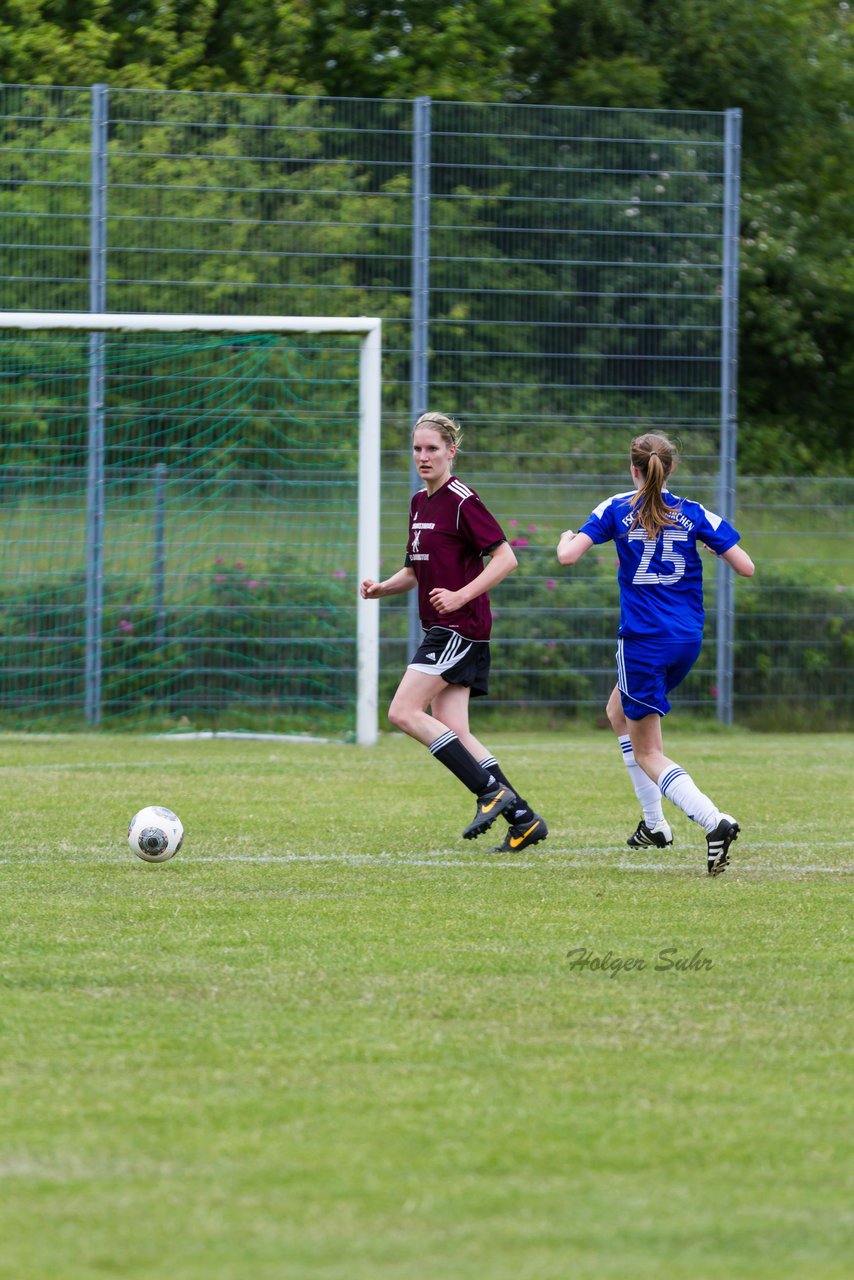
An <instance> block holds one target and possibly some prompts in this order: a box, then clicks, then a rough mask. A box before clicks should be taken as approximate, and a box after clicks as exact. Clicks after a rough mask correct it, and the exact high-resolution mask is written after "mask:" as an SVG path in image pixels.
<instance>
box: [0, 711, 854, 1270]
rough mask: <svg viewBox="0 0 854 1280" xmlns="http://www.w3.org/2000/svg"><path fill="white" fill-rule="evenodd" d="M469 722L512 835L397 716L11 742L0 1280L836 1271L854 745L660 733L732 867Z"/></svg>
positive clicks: (609, 743) (597, 768)
mask: <svg viewBox="0 0 854 1280" xmlns="http://www.w3.org/2000/svg"><path fill="white" fill-rule="evenodd" d="M668 727H669V726H668ZM488 743H489V745H490V747H491V748H492V749H493V750H495V752H496V754H497V755H498V756H499V759H500V760H501V762H502V763H503V765H504V767H505V769H506V771H507V772H508V774H509V775H510V777H511V778H512V779H514V780H515V781H516V782H517V783H518V785H519V787H520V789H522V790H523V791H524V792H525V793H526V794H527V795H528V796H529V798H530V799H531V800H532V802H533V803H534V804H535V805H536V806H537V807H538V808H540V809H542V811H543V812H544V813H545V814H546V816H547V817H548V819H549V822H550V825H551V827H552V834H551V836H550V838H549V840H548V842H547V843H546V844H545V845H541V846H538V847H536V848H535V849H532V850H529V851H526V852H525V853H523V854H521V855H519V856H515V857H512V856H507V855H495V854H491V853H490V852H489V850H490V848H491V847H492V843H493V841H492V838H491V837H492V833H490V834H489V835H487V836H486V837H484V838H482V839H481V840H480V841H478V842H477V843H474V844H467V843H465V842H463V841H462V840H461V839H460V838H459V833H460V831H461V830H462V828H463V826H464V825H465V824H466V822H467V821H468V819H469V817H470V816H471V813H470V809H471V805H470V804H469V801H468V798H467V797H466V796H465V795H464V794H462V793H461V790H460V788H459V787H458V785H457V784H456V783H454V782H453V780H452V779H450V778H449V777H448V776H447V775H446V774H445V773H444V771H443V770H442V769H441V768H440V767H439V766H438V765H437V764H436V763H435V762H434V761H433V760H431V759H430V758H429V756H428V755H427V754H426V753H425V752H424V751H423V749H421V748H418V747H416V746H415V745H414V744H412V743H410V742H408V741H406V740H404V739H402V738H399V737H395V736H387V737H385V738H384V739H383V740H382V742H381V744H380V745H379V747H378V748H376V749H375V750H370V751H369V750H360V749H358V748H355V747H345V746H340V745H334V744H309V743H285V742H276V741H234V740H226V739H216V740H208V741H198V740H176V739H156V738H143V737H136V738H134V737H130V736H124V737H118V736H116V737H109V736H106V735H105V736H101V737H95V736H81V737H71V736H65V737H63V736H56V737H26V736H6V737H2V738H0V765H2V769H0V776H2V786H3V800H4V822H3V824H2V829H0V886H1V887H2V894H1V895H0V910H2V937H3V946H2V957H1V958H0V992H2V1002H1V1003H0V1049H2V1055H1V1056H0V1072H2V1095H0V1096H2V1103H0V1108H2V1109H0V1168H2V1189H3V1194H2V1199H0V1277H3V1280H6V1278H7V1277H9V1278H11V1277H14V1278H15V1280H41V1278H42V1277H44V1278H45V1280H46V1278H47V1277H52V1278H59V1280H95V1278H96V1277H97V1278H100V1280H103V1278H104V1277H146V1280H150V1278H152V1277H157V1278H160V1277H164V1278H165V1277H168V1280H238V1278H240V1280H242V1278H243V1277H246V1278H248V1280H291V1278H296V1277H312V1278H314V1277H318V1278H322V1280H384V1278H387V1280H391V1278H395V1280H397V1278H401V1280H403V1278H406V1280H458V1278H459V1280H475V1278H476V1280H505V1278H506V1280H564V1278H565V1277H569V1276H571V1277H573V1278H574V1280H618V1278H619V1280H647V1278H649V1280H652V1278H653V1277H655V1278H656V1280H676V1278H679V1280H683V1278H684V1280H724V1278H726V1280H734V1278H736V1280H740V1278H742V1277H744V1278H750V1280H753V1278H759V1277H762V1278H763V1280H764V1278H766V1277H767V1280H787V1278H792V1280H794V1278H797V1280H804V1278H806V1277H808V1278H809V1280H830V1278H831V1277H834V1278H835V1277H839V1278H840V1280H841V1278H842V1277H847V1276H849V1275H850V1274H851V1272H850V1261H851V1257H852V1243H853V1242H852V1230H851V1228H852V1214H851V1206H852V1203H854V1187H852V1178H851V1161H850V1154H851V1152H850V1146H849V1147H846V1140H847V1137H848V1134H849V1133H850V1129H846V1123H850V1110H849V1100H850V1083H851V1074H850V1069H851V1059H850V1048H851V1037H850V1012H851V939H850V920H851V884H852V880H851V873H852V871H854V845H852V837H853V836H854V832H852V825H851V777H852V744H851V741H850V739H846V738H843V737H842V736H833V735H827V736H807V735H801V736H795V735H792V736H789V737H785V736H770V735H769V736H763V735H750V734H747V733H744V732H738V731H733V732H725V731H719V732H713V733H703V732H702V731H699V730H683V731H682V732H681V733H680V732H679V731H678V730H677V731H671V734H670V736H669V739H668V747H669V749H670V751H671V753H672V755H673V756H674V757H675V758H676V759H677V760H679V761H680V763H682V764H684V765H685V766H686V767H687V768H689V769H691V770H692V771H693V772H694V774H695V777H696V778H697V780H698V782H700V783H701V785H702V786H704V788H705V789H706V790H708V791H709V792H710V793H711V794H712V795H713V796H715V797H719V798H720V803H721V804H725V806H726V807H727V808H729V809H730V810H731V811H732V812H734V813H735V814H736V815H737V816H738V818H739V820H740V821H741V823H742V826H743V834H742V836H741V838H740V839H739V841H738V842H737V844H736V845H735V846H734V849H733V865H732V867H731V869H730V870H729V871H728V872H727V873H726V875H724V876H722V877H720V878H719V879H717V880H710V879H709V878H708V877H707V876H706V875H705V873H704V870H703V861H704V856H703V855H704V842H703V839H702V833H700V832H699V831H698V829H697V828H694V827H692V824H690V823H689V822H688V821H687V820H686V819H683V818H682V816H681V815H677V816H676V817H675V818H674V821H673V825H674V831H675V835H676V844H675V846H674V849H673V850H668V851H666V852H662V851H658V850H655V851H653V852H651V853H650V852H649V851H643V852H639V853H633V852H632V851H630V850H628V849H627V848H626V846H625V843H624V842H625V837H626V836H627V835H628V834H629V832H630V831H631V830H632V829H633V827H634V825H635V823H636V821H637V815H636V812H635V807H634V803H633V796H632V795H631V793H630V788H629V784H628V781H627V779H626V777H625V772H624V770H623V768H622V765H621V763H620V760H619V758H618V752H617V750H616V747H615V744H614V741H613V739H612V738H611V737H610V735H608V734H606V733H604V732H601V733H597V732H596V731H593V730H590V731H581V730H579V731H576V732H572V733H568V734H567V735H565V736H558V735H546V734H542V735H539V734H537V735H530V736H524V737H523V736H507V735H504V736H502V735H501V734H499V733H494V734H492V735H490V737H489V739H488ZM152 802H154V803H166V804H169V805H172V806H173V807H174V808H175V809H177V811H178V812H179V814H180V815H181V817H182V818H183V820H184V823H185V826H186V828H187V838H186V842H185V847H184V848H183V849H182V850H181V852H180V853H179V855H178V857H177V858H176V859H175V860H174V861H173V862H171V863H167V864H164V865H161V866H151V865H148V864H145V863H143V862H141V861H140V860H138V859H136V858H135V857H133V855H132V854H131V853H130V851H129V849H128V846H127V843H126V841H125V829H126V825H127V820H128V818H129V817H130V815H131V814H132V813H133V812H134V811H135V810H136V809H137V808H139V807H141V806H142V805H143V804H146V803H152ZM494 831H497V832H498V834H499V835H503V826H502V828H501V830H500V831H498V828H495V829H494ZM578 948H584V949H586V951H587V953H588V955H587V958H588V959H590V960H593V959H597V960H600V961H601V959H602V958H603V957H607V956H608V955H609V953H610V963H613V962H614V961H616V960H622V961H632V962H634V967H633V968H631V969H629V968H628V967H625V966H624V967H623V968H622V969H613V968H611V969H607V970H605V971H603V970H602V969H600V968H594V967H591V966H590V965H587V966H585V967H573V959H572V957H570V955H569V953H570V952H575V959H576V960H577V959H578V954H579V953H578V951H577V949H578ZM670 949H675V950H670ZM663 951H664V952H665V953H666V955H665V958H664V959H661V958H660V957H661V953H662V952H663ZM641 961H642V962H643V967H641V966H640V964H639V963H638V962H641ZM675 961H679V962H680V964H681V965H683V966H688V967H677V966H675V965H674V967H666V966H667V965H668V964H673V963H674V962H675Z"/></svg>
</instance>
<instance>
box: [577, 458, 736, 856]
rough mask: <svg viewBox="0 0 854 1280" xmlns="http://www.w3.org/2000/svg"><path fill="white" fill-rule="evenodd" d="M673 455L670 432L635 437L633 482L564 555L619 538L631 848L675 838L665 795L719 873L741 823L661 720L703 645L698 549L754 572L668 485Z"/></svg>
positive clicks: (618, 706) (722, 528)
mask: <svg viewBox="0 0 854 1280" xmlns="http://www.w3.org/2000/svg"><path fill="white" fill-rule="evenodd" d="M676 461H677V453H676V448H675V446H674V445H673V444H672V443H671V441H670V440H668V438H667V436H665V435H660V434H658V433H649V434H648V435H642V436H638V437H637V438H636V439H634V440H633V441H632V447H631V474H632V480H633V482H634V485H635V488H634V489H633V490H629V491H628V492H627V493H616V494H614V495H613V496H612V497H610V498H606V499H605V501H604V502H602V503H600V505H599V506H598V507H597V508H596V510H595V511H594V512H593V513H592V514H591V516H590V517H589V519H588V520H587V521H586V522H585V523H584V524H583V525H582V527H581V528H580V529H579V531H578V532H577V533H573V531H572V530H571V529H567V530H566V531H565V533H563V534H562V535H561V539H560V542H559V544H558V549H557V555H558V560H560V562H561V564H564V565H572V564H575V563H576V561H577V560H580V559H581V557H582V556H583V555H584V553H585V552H586V551H589V550H590V548H591V547H592V546H595V545H599V544H601V543H603V542H608V541H611V540H613V541H614V543H615V544H616V548H617V555H618V557H619V571H618V575H617V580H618V582H619V586H620V628H619V635H618V639H617V687H616V688H615V689H614V692H613V693H612V695H611V697H610V699H609V701H608V719H609V720H610V722H611V726H612V728H613V729H614V731H615V733H616V734H617V736H618V738H619V740H620V745H621V747H622V749H623V758H624V760H625V762H626V765H627V767H628V769H629V774H630V776H631V779H632V782H633V783H634V786H635V791H636V793H637V796H638V799H639V800H640V802H641V805H642V808H643V818H642V819H641V821H640V823H639V824H638V828H637V830H636V831H635V833H634V835H632V836H631V837H630V838H629V840H628V842H627V843H628V844H629V845H631V846H632V847H633V848H640V847H643V846H645V845H655V846H657V847H658V848H664V847H665V846H666V845H668V844H672V843H673V836H672V833H671V831H670V827H669V825H668V824H667V822H666V821H665V818H664V814H663V812H662V808H661V797H662V795H664V796H666V797H667V799H668V800H670V801H672V803H673V804H675V805H676V806H677V807H678V808H680V809H681V810H682V811H683V813H686V814H687V815H688V817H689V818H692V819H693V821H694V822H697V823H699V824H700V826H701V827H703V829H704V830H705V832H706V844H707V866H708V872H709V875H711V876H716V875H719V874H720V873H721V872H722V871H723V870H724V869H725V868H726V866H727V864H728V862H729V847H730V845H731V844H732V842H733V840H735V838H736V836H737V835H738V832H739V825H738V823H737V822H736V820H735V818H733V817H732V815H731V814H728V813H723V812H721V810H720V809H718V808H717V807H716V805H715V804H714V803H713V802H712V801H711V800H710V799H709V797H708V796H706V795H704V794H703V792H702V791H700V789H699V788H698V787H697V786H696V785H695V783H694V781H693V779H692V778H691V777H690V776H689V775H688V774H687V773H686V772H685V770H684V769H682V768H680V766H679V765H678V764H676V763H675V762H674V761H673V760H670V759H668V757H667V756H665V755H664V751H663V747H662V738H661V720H662V717H663V716H665V715H666V714H667V712H668V711H669V710H670V703H669V702H668V700H667V694H668V693H669V692H670V690H671V689H675V688H676V686H677V685H678V684H681V682H682V681H683V680H684V679H685V677H686V676H687V674H688V672H689V671H690V670H691V668H692V667H693V665H694V663H695V662H696V661H697V658H698V656H699V653H700V648H701V645H702V638H703V619H704V610H703V566H702V564H701V562H700V547H701V546H704V547H707V548H708V549H709V550H710V551H713V552H714V553H715V554H716V555H718V556H720V558H721V559H722V560H726V562H727V563H728V564H729V565H731V566H732V568H733V569H735V571H736V573H740V574H742V575H743V576H744V577H748V578H749V577H750V576H751V575H752V574H753V561H752V560H751V559H750V556H749V555H747V553H746V552H745V551H743V550H742V549H741V547H739V546H737V545H736V544H737V543H738V540H739V535H738V533H737V532H736V530H735V529H733V527H732V525H730V524H727V522H726V520H723V519H722V518H721V517H720V516H718V515H715V514H714V512H712V511H707V510H706V509H705V507H703V506H701V505H700V503H699V502H691V501H689V500H688V499H687V498H678V497H676V496H675V495H674V494H672V493H670V492H668V490H667V488H666V484H667V480H668V478H669V476H670V474H671V472H672V471H673V468H674V466H675V465H676Z"/></svg>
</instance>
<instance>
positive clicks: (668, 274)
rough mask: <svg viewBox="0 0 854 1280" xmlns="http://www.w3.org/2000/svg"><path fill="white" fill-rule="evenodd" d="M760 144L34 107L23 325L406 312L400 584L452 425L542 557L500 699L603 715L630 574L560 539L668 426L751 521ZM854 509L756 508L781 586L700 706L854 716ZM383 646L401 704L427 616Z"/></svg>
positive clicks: (616, 127)
mask: <svg viewBox="0 0 854 1280" xmlns="http://www.w3.org/2000/svg"><path fill="white" fill-rule="evenodd" d="M739 130H740V117H739V113H737V112H726V113H689V112H649V111H628V110H599V109H588V108H585V109H574V108H547V107H527V106H509V105H485V104H460V103H446V102H441V103H440V102H431V101H430V100H428V99H423V98H422V99H418V100H416V101H414V102H410V101H386V100H382V101H377V100H342V99H318V98H296V97H273V96H260V97H252V96H244V95H227V94H196V93H165V92H149V91H135V90H108V89H107V88H106V87H104V86H95V87H93V88H77V89H75V88H45V87H14V86H7V87H5V88H3V89H2V90H0V146H2V154H3V157H4V169H5V174H4V178H3V182H2V190H1V191H0V247H2V254H3V258H2V265H1V266H0V285H2V290H3V294H2V308H3V309H18V310H28V311H30V310H85V309H90V308H91V309H106V310H109V311H144V312H154V311H156V312H164V311H167V312H190V311H196V312H206V313H220V314H227V315H235V314H241V313H248V314H256V315H257V314H301V315H312V314H325V315H362V314H368V315H379V316H381V317H382V318H383V322H384V388H383V392H384V440H385V453H384V468H383V520H384V537H383V555H384V560H385V567H386V568H389V569H390V568H392V567H393V566H394V565H395V564H396V563H398V561H399V558H400V556H401V554H402V547H403V542H404V538H405V513H406V506H407V502H408V495H409V492H410V489H411V486H412V476H411V468H410V465H409V461H408V445H409V428H410V425H411V421H412V418H413V415H414V414H417V413H418V412H420V411H421V410H422V409H424V408H427V407H431V408H437V409H441V410H443V411H445V412H448V413H451V414H453V415H454V416H456V417H457V418H458V419H459V420H460V421H461V422H462V424H463V426H464V429H465V433H466V434H465V442H464V452H463V455H462V456H461V459H460V461H459V464H458V468H457V469H458V471H459V472H460V474H461V475H463V476H464V478H465V479H466V480H468V481H469V482H470V483H472V484H474V485H475V487H477V488H478V489H479V491H481V492H482V494H483V496H484V498H485V499H486V501H487V502H488V503H489V504H490V506H492V508H493V509H494V510H495V511H496V513H497V514H498V515H499V517H500V518H501V519H502V521H503V522H504V523H505V525H506V527H507V529H508V532H509V533H510V534H511V536H512V538H513V540H514V541H515V543H516V544H517V548H518V551H519V555H520V560H521V570H520V572H519V573H517V574H516V575H514V578H513V579H511V580H510V581H509V582H507V583H505V584H504V585H503V586H502V587H501V589H500V591H499V593H497V594H496V598H495V602H494V603H495V606H496V609H497V612H498V614H499V620H498V626H497V629H496V646H495V668H496V679H495V688H496V695H497V696H496V700H497V701H499V702H504V703H506V704H511V705H516V706H520V705H523V706H526V707H529V708H530V707H541V708H543V709H544V710H545V711H546V712H547V713H549V714H551V713H552V712H553V711H557V710H559V709H564V710H565V709H567V708H578V707H587V708H592V707H596V706H599V705H601V703H602V701H603V699H604V697H605V696H606V694H607V690H608V688H609V685H610V683H611V681H612V679H613V665H612V655H613V635H614V630H615V587H614V582H613V573H612V565H611V564H610V563H609V561H608V558H607V557H605V558H604V559H602V560H601V561H600V562H599V563H597V562H596V561H595V560H585V561H583V562H582V564H581V565H580V566H579V567H578V568H577V569H576V570H574V571H573V572H572V573H571V574H566V573H564V572H563V571H561V570H559V568H558V566H557V563H556V561H555V560H554V557H553V549H554V544H555V543H556V541H557V535H558V533H559V532H560V530H561V529H562V528H563V527H565V526H566V525H568V524H572V525H576V526H577V524H578V523H579V521H580V520H582V519H583V518H584V517H585V516H586V515H587V514H588V512H589V510H590V508H591V507H592V505H593V504H594V502H596V501H599V500H601V498H602V497H604V496H605V495H606V494H607V493H609V492H613V491H614V490H615V489H621V488H623V487H624V484H625V469H626V457H627V449H628V441H629V438H630V435H631V434H633V433H635V432H636V431H638V430H641V429H650V428H656V427H658V428H662V429H666V430H668V431H671V432H673V433H675V434H676V435H677V436H678V437H679V439H680V441H681V443H682V451H683V462H682V467H681V471H680V485H679V486H677V487H678V488H681V490H683V491H685V492H688V493H690V494H691V496H692V497H696V498H699V499H700V500H703V501H706V502H707V503H708V504H709V505H711V506H712V507H714V508H715V509H716V510H718V511H720V512H721V513H722V514H724V515H726V516H729V517H732V516H733V515H734V512H735V391H736V360H735V338H736V317H737V271H736V268H737V225H738V173H739ZM846 492H847V491H846V486H845V485H844V483H842V482H839V483H838V485H837V487H836V488H835V489H834V490H833V508H834V526H833V529H832V531H831V532H830V534H829V535H828V536H827V537H825V536H824V534H823V533H822V530H823V529H825V525H824V524H823V523H822V519H823V517H821V516H820V512H823V511H825V510H826V504H825V503H824V502H823V501H821V500H820V501H818V502H815V503H812V502H810V501H809V498H810V494H809V492H808V490H807V489H806V487H805V486H804V485H802V484H795V483H793V484H791V485H788V486H786V485H781V484H779V483H777V482H773V483H772V482H764V481H755V482H751V487H750V488H749V489H748V488H747V487H746V486H745V484H744V482H741V483H740V493H741V495H742V496H743V497H744V498H745V499H748V501H746V502H745V505H744V508H743V515H742V514H741V510H740V512H739V516H738V519H739V521H740V522H741V524H742V527H743V531H744V533H745V542H746V545H748V546H751V534H752V533H754V531H755V533H756V535H757V536H758V537H759V545H760V546H761V548H762V549H763V550H765V549H767V550H768V552H769V554H770V556H771V558H772V559H773V560H775V561H777V562H778V564H777V565H776V566H775V569H774V572H773V573H772V575H771V579H770V581H769V582H768V583H767V585H763V577H762V576H760V578H759V579H758V580H757V581H755V582H754V583H751V584H750V585H749V588H747V587H746V588H745V590H744V591H741V590H739V592H738V595H737V597H735V596H734V586H733V580H732V575H731V574H729V573H728V572H722V573H720V574H719V577H718V580H717V583H716V586H715V588H712V586H711V585H710V586H709V588H707V599H708V603H709V605H710V608H709V623H708V642H707V646H706V649H705V651H704V655H703V660H702V663H701V664H700V666H699V667H698V669H697V670H696V671H695V673H694V674H693V675H692V677H691V679H690V680H689V681H688V682H687V683H686V686H685V687H684V689H683V691H682V693H681V695H680V697H681V701H682V704H683V705H692V706H696V707H698V708H702V709H706V710H710V711H711V710H714V711H716V713H717V714H718V715H719V717H720V718H721V719H723V720H725V721H728V720H729V719H731V718H732V716H733V711H734V709H735V710H736V711H737V712H738V714H739V715H748V714H749V715H753V714H754V713H756V714H761V715H765V716H767V715H769V713H771V712H773V709H774V708H775V707H776V708H778V710H785V709H787V708H788V709H790V708H791V706H792V703H793V701H796V702H797V703H798V705H799V707H800V708H801V714H802V715H803V717H804V718H805V720H807V721H809V720H810V719H811V718H812V719H813V720H814V719H817V718H820V717H826V716H828V715H838V714H839V713H844V711H845V709H846V708H850V698H851V694H850V686H849V685H848V684H847V683H846V679H845V675H844V668H845V665H846V661H845V659H846V656H847V655H849V654H850V651H849V650H846V649H845V645H849V644H850V625H851V624H850V617H849V616H847V615H846V613H845V611H844V610H845V608H847V601H848V598H849V597H848V595H847V594H846V592H845V591H844V590H843V591H837V590H835V588H836V587H847V586H848V585H849V584H848V579H847V577H846V576H844V575H843V573H842V564H841V562H842V560H843V559H844V550H845V545H846V544H845V542H844V541H843V540H844V539H846V538H850V534H851V528H850V523H847V522H846V520H845V517H844V515H843V514H842V511H841V509H840V507H841V503H843V502H844V500H845V497H846ZM769 497H770V503H769V502H767V501H766V499H767V498H769ZM813 522H814V526H815V527H813ZM801 535H802V536H801ZM848 545H850V544H848ZM805 546H807V547H809V548H810V549H811V550H813V551H814V552H815V553H816V554H815V555H813V556H811V557H810V559H811V560H812V571H811V572H809V571H805V570H804V569H803V566H802V565H801V566H797V565H795V563H794V562H796V561H800V560H802V559H803V551H804V547H805ZM840 549H841V550H840ZM821 561H824V562H825V563H824V564H823V565H822V564H821V563H820V562H821ZM790 563H791V564H792V565H793V566H794V567H793V568H792V569H791V571H790V569H789V565H790ZM837 566H838V567H837ZM822 570H823V572H822ZM805 572H808V576H809V582H808V583H806V582H801V581H800V578H802V577H803V575H804V573H805ZM714 573H715V571H714V568H713V571H712V574H711V577H712V578H714ZM835 577H838V578H839V581H834V578H835ZM825 579H826V581H825ZM740 586H741V584H739V587H740ZM748 590H749V593H750V594H748ZM783 601H785V602H787V603H786V604H785V606H783V605H782V603H781V602H783ZM736 606H737V607H736ZM382 628H383V636H384V642H383V672H384V678H385V680H386V683H387V684H389V685H390V684H391V683H392V682H393V681H394V680H395V679H396V677H397V674H398V673H399V671H400V669H401V667H402V666H403V664H404V662H405V659H406V653H407V649H408V646H409V645H410V644H411V634H410V633H411V630H412V620H411V617H410V618H407V616H406V610H405V609H402V608H400V607H398V606H396V605H393V604H391V603H389V604H388V605H384V606H383V624H382ZM783 633H786V634H788V635H790V636H791V637H792V643H791V644H790V645H788V646H786V645H784V644H781V635H782V634H783ZM807 655H809V656H808V657H807ZM801 658H803V659H804V660H803V661H801V660H800V659H801ZM760 677H761V678H760ZM801 677H803V678H801Z"/></svg>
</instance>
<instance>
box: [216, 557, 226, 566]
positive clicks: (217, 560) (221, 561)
mask: <svg viewBox="0 0 854 1280" xmlns="http://www.w3.org/2000/svg"><path fill="white" fill-rule="evenodd" d="M214 564H225V560H224V559H223V557H222V556H217V558H216V560H214Z"/></svg>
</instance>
